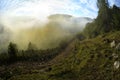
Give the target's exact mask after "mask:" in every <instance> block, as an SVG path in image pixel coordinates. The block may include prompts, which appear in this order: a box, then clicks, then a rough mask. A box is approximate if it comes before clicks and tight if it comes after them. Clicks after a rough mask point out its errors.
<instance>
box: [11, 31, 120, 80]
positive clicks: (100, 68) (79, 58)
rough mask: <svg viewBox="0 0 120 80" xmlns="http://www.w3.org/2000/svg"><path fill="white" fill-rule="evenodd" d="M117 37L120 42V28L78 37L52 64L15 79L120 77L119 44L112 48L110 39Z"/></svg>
mask: <svg viewBox="0 0 120 80" xmlns="http://www.w3.org/2000/svg"><path fill="white" fill-rule="evenodd" d="M113 40H115V41H116V45H117V44H118V43H119V42H120V31H117V32H110V33H107V34H104V35H100V36H98V37H97V38H94V39H89V40H84V41H80V40H75V42H74V44H71V45H69V46H68V47H67V48H66V49H65V52H63V53H61V55H62V56H61V55H58V56H57V57H56V58H55V59H54V60H53V61H57V59H59V60H58V61H57V62H55V63H54V64H53V65H52V66H49V68H47V69H43V71H40V72H38V73H32V74H31V73H26V74H20V75H16V76H13V77H11V80H38V79H39V80H119V79H120V67H119V68H116V66H114V63H115V62H116V61H118V62H119V61H120V52H119V51H117V50H116V49H115V47H113V48H111V46H110V43H111V42H112V41H113ZM116 45H115V46H116ZM71 46H72V47H71ZM66 54H67V56H66V57H64V55H66ZM68 54H69V55H68ZM113 54H116V55H117V56H118V57H115V56H113ZM60 58H63V59H62V60H60ZM117 64H119V63H117ZM35 71H37V70H35Z"/></svg>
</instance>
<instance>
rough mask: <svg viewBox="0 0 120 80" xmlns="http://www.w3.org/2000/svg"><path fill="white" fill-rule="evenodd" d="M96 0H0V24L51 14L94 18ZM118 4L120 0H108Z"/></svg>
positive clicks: (38, 18)
mask: <svg viewBox="0 0 120 80" xmlns="http://www.w3.org/2000/svg"><path fill="white" fill-rule="evenodd" d="M96 2H97V0H0V24H1V23H4V24H8V25H13V24H12V23H14V24H15V23H16V22H15V21H19V22H20V21H31V23H32V22H33V20H34V21H38V20H39V21H44V20H46V18H47V17H48V16H49V15H51V14H58V13H59V14H69V15H73V16H75V17H90V18H96V16H97V12H98V8H97V6H96ZM109 2H110V5H113V4H116V5H118V6H120V0H109Z"/></svg>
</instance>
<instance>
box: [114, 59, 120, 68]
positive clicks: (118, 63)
mask: <svg viewBox="0 0 120 80" xmlns="http://www.w3.org/2000/svg"><path fill="white" fill-rule="evenodd" d="M119 67H120V62H119V61H115V62H114V68H115V69H118V68H119Z"/></svg>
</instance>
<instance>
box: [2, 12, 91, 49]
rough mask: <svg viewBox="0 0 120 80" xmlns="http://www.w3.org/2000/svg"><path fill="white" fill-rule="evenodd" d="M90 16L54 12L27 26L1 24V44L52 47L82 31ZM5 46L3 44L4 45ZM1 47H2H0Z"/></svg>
mask: <svg viewBox="0 0 120 80" xmlns="http://www.w3.org/2000/svg"><path fill="white" fill-rule="evenodd" d="M92 21H93V20H92V19H91V18H87V17H73V16H71V15H65V14H54V15H51V16H49V17H48V20H47V22H45V23H44V24H42V23H36V24H34V25H33V26H30V27H28V28H23V27H22V28H19V27H18V28H17V29H14V28H13V29H12V28H10V27H3V26H2V25H1V27H0V32H1V34H2V36H1V43H0V44H1V45H5V44H6V45H8V43H9V42H14V43H16V44H17V45H18V48H20V49H27V46H28V43H29V42H31V43H33V44H35V45H36V47H37V48H38V49H47V48H54V47H56V46H58V45H59V44H60V43H61V42H62V41H69V40H70V39H71V38H72V37H73V36H74V35H75V34H77V33H78V32H80V31H82V30H83V29H84V27H85V25H86V24H87V23H88V22H92ZM4 47H5V46H4ZM1 48H2V47H1Z"/></svg>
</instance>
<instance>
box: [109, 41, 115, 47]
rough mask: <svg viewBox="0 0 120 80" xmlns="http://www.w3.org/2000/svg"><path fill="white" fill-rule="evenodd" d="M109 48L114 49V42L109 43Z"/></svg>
mask: <svg viewBox="0 0 120 80" xmlns="http://www.w3.org/2000/svg"><path fill="white" fill-rule="evenodd" d="M110 47H111V48H113V47H115V40H113V41H112V42H111V43H110Z"/></svg>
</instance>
